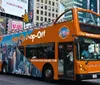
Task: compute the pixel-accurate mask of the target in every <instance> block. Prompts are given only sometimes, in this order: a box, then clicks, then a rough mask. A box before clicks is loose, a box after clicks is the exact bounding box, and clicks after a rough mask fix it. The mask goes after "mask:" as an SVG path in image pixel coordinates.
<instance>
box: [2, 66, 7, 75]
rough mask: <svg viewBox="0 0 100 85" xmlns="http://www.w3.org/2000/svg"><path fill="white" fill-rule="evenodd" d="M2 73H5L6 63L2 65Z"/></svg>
mask: <svg viewBox="0 0 100 85" xmlns="http://www.w3.org/2000/svg"><path fill="white" fill-rule="evenodd" d="M2 73H4V74H6V73H7V64H3V65H2Z"/></svg>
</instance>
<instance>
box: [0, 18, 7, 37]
mask: <svg viewBox="0 0 100 85" xmlns="http://www.w3.org/2000/svg"><path fill="white" fill-rule="evenodd" d="M3 34H6V18H4V17H0V35H3Z"/></svg>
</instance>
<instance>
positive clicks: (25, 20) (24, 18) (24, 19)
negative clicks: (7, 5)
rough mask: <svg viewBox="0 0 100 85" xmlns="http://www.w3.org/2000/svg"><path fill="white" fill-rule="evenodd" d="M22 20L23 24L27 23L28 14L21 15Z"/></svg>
mask: <svg viewBox="0 0 100 85" xmlns="http://www.w3.org/2000/svg"><path fill="white" fill-rule="evenodd" d="M22 19H23V21H24V22H28V21H29V20H28V14H27V13H26V14H24V15H22Z"/></svg>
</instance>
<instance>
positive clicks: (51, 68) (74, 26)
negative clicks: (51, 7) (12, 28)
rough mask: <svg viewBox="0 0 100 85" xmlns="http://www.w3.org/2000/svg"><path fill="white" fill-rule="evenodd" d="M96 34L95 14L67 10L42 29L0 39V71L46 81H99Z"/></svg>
mask: <svg viewBox="0 0 100 85" xmlns="http://www.w3.org/2000/svg"><path fill="white" fill-rule="evenodd" d="M99 34H100V15H99V14H97V13H95V12H93V11H91V10H86V9H82V8H72V9H69V10H67V11H66V12H64V13H62V14H61V15H60V16H59V17H58V18H57V19H56V20H55V22H54V23H53V25H51V26H48V27H46V28H42V29H30V30H24V31H23V32H19V33H13V34H9V35H6V36H1V42H0V45H1V47H0V49H1V51H2V52H0V59H1V61H0V63H1V64H0V70H1V71H2V72H3V73H13V74H20V75H28V76H36V77H43V78H44V79H46V80H52V79H56V80H57V79H61V78H64V79H71V80H84V79H95V78H100V35H99Z"/></svg>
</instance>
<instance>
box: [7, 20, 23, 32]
mask: <svg viewBox="0 0 100 85" xmlns="http://www.w3.org/2000/svg"><path fill="white" fill-rule="evenodd" d="M7 23H8V24H7V26H8V28H7V31H8V33H12V32H16V31H20V30H23V22H22V21H17V20H13V19H8V22H7Z"/></svg>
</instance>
